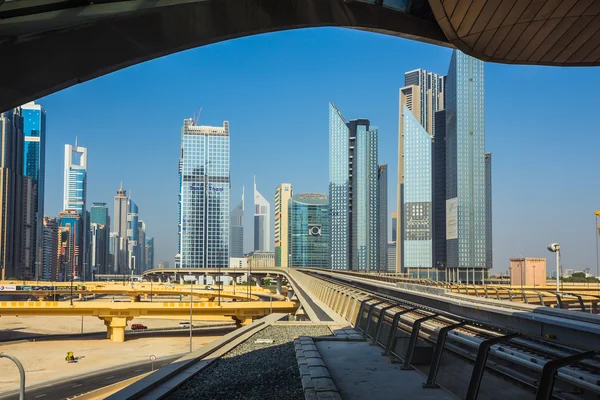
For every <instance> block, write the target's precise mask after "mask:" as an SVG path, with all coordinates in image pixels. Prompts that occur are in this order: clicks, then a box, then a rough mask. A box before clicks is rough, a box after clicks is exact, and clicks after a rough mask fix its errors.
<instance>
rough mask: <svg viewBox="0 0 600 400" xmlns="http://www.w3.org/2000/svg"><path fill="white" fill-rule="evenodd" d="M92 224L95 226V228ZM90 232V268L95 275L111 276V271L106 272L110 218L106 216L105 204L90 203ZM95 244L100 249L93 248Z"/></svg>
mask: <svg viewBox="0 0 600 400" xmlns="http://www.w3.org/2000/svg"><path fill="white" fill-rule="evenodd" d="M94 224H96V227H95V228H94ZM90 230H91V232H92V236H91V243H90V244H91V250H90V260H91V263H92V264H91V265H92V268H95V270H96V271H95V273H96V274H111V273H112V271H109V270H108V263H109V245H108V244H109V242H110V217H109V216H108V207H107V205H106V203H96V202H95V203H92V208H90ZM95 235H96V237H95ZM97 235H100V236H101V237H97ZM95 243H96V244H99V245H100V247H101V248H100V247H98V248H97V247H95Z"/></svg>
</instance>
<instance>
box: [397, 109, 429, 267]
mask: <svg viewBox="0 0 600 400" xmlns="http://www.w3.org/2000/svg"><path fill="white" fill-rule="evenodd" d="M402 120H403V122H404V125H403V127H404V129H403V130H404V149H405V150H404V157H403V158H404V196H403V199H404V202H403V214H404V215H403V221H404V235H403V236H404V250H403V255H404V268H410V269H416V268H431V266H432V265H431V264H432V260H433V254H432V206H431V205H432V198H431V196H432V194H431V189H432V181H431V178H432V170H431V135H430V134H429V133H427V131H426V130H425V128H423V126H422V125H421V124H420V123H419V121H418V120H417V119H416V118H415V116H414V115H413V113H412V112H411V111H410V110H409V108H408V107H407V106H406V105H404V109H403V118H402Z"/></svg>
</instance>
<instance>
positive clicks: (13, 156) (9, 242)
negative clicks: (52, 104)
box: [0, 108, 23, 279]
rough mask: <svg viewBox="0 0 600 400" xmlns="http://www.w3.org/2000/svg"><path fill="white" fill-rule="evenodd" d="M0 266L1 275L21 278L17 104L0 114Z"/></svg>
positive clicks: (20, 148)
mask: <svg viewBox="0 0 600 400" xmlns="http://www.w3.org/2000/svg"><path fill="white" fill-rule="evenodd" d="M0 150H1V152H0V201H1V202H2V209H1V210H0V213H1V214H0V215H1V220H0V267H2V269H0V271H1V274H2V279H8V278H22V277H23V271H22V269H21V262H22V258H21V253H22V250H23V248H22V238H23V119H22V117H21V110H20V108H15V109H13V110H10V111H7V112H4V113H2V114H0Z"/></svg>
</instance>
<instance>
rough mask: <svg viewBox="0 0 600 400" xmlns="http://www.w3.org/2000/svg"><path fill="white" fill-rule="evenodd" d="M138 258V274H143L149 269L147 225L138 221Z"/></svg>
mask: <svg viewBox="0 0 600 400" xmlns="http://www.w3.org/2000/svg"><path fill="white" fill-rule="evenodd" d="M138 257H139V261H138V263H137V267H138V268H137V271H136V273H138V274H141V273H142V272H144V271H145V270H146V269H147V268H148V265H147V263H146V223H144V221H142V220H138Z"/></svg>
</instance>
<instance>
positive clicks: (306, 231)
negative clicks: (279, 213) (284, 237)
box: [288, 193, 330, 268]
mask: <svg viewBox="0 0 600 400" xmlns="http://www.w3.org/2000/svg"><path fill="white" fill-rule="evenodd" d="M288 210H289V213H288V218H289V232H288V234H289V255H290V260H289V266H292V267H307V268H329V257H330V256H329V240H330V238H329V235H330V230H329V201H328V200H327V195H324V194H320V193H303V194H297V195H294V196H292V198H290V199H289V204H288Z"/></svg>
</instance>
